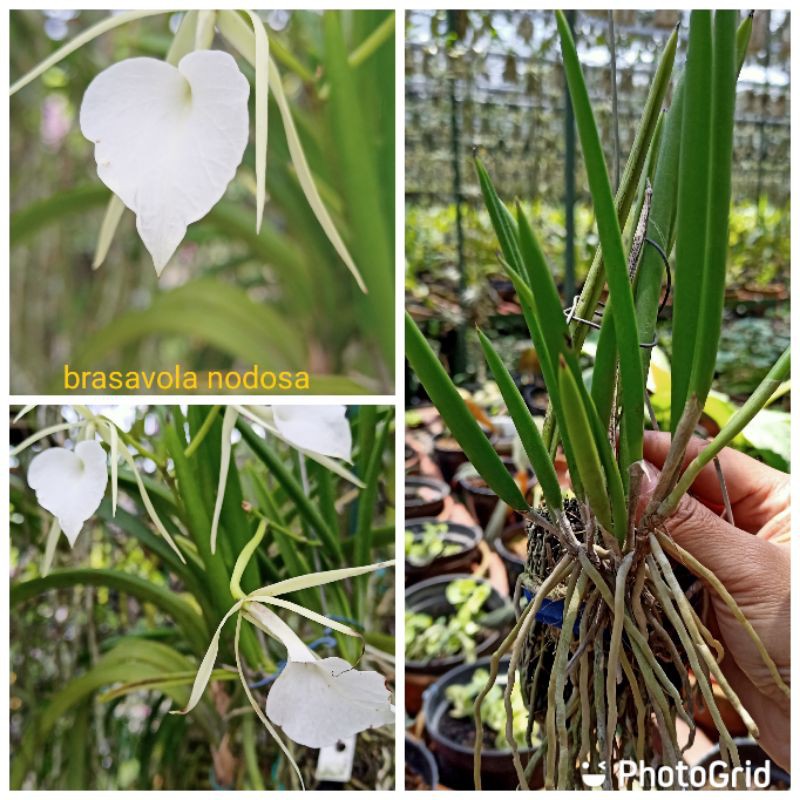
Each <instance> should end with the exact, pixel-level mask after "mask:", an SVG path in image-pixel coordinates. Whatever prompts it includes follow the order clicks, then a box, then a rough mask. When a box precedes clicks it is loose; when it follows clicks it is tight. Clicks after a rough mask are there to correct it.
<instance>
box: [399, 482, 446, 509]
mask: <svg viewBox="0 0 800 800" xmlns="http://www.w3.org/2000/svg"><path fill="white" fill-rule="evenodd" d="M449 494H450V487H449V486H448V485H447V484H446V483H443V482H442V481H437V480H436V479H435V478H423V477H420V476H418V475H410V476H409V477H407V478H406V517H407V518H411V517H413V518H415V519H416V518H417V517H436V516H438V515H439V514H441V513H442V511H443V509H444V501H445V498H446V497H447V496H448V495H449Z"/></svg>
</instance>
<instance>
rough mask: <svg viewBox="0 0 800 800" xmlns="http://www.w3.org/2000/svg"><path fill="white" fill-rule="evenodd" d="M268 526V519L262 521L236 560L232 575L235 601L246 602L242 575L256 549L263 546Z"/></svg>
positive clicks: (232, 589) (232, 591)
mask: <svg viewBox="0 0 800 800" xmlns="http://www.w3.org/2000/svg"><path fill="white" fill-rule="evenodd" d="M268 524H269V522H268V521H267V520H266V519H262V520H261V522H259V523H258V528H256V532H255V534H254V535H253V538H252V539H250V541H249V542H248V543H247V544H246V545H245V546H244V547H243V548H242V552H241V553H239V557H238V558H237V559H236V564H235V565H234V567H233V574H232V575H231V595H232V596H233V599H234V600H244V598H245V597H247V595H246V594H245V593H244V592H243V591H242V587H241V585H240V584H241V580H242V575H243V574H244V570H245V568H246V567H247V564H248V562H249V561H250V559H251V558H252V557H253V553H255V551H256V548H257V547H258V546H259V544H261V540H262V539H263V538H264V534H265V533H266V532H267V526H268Z"/></svg>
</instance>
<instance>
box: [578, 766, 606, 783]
mask: <svg viewBox="0 0 800 800" xmlns="http://www.w3.org/2000/svg"><path fill="white" fill-rule="evenodd" d="M590 767H591V764H590V763H589V762H588V761H584V762H583V763H582V764H581V769H582V770H584V771H583V772H582V773H581V779H582V780H583V785H584V786H588V787H589V788H590V789H596V788H597V787H598V786H602V785H603V781H604V780H605V779H606V762H605V761H601V762H600V763H599V764H598V765H597V768H598V769H601V770H603V771H602V772H586V771H585V770H587V769H589V768H590Z"/></svg>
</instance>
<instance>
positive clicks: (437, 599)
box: [405, 574, 509, 716]
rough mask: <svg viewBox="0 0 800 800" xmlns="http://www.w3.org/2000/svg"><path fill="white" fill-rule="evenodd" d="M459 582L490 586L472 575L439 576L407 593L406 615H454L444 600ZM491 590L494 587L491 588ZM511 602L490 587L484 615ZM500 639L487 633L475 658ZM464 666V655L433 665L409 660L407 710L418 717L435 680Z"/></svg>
mask: <svg viewBox="0 0 800 800" xmlns="http://www.w3.org/2000/svg"><path fill="white" fill-rule="evenodd" d="M458 578H470V579H472V580H474V581H476V582H478V583H487V584H488V583H489V582H488V581H487V580H485V579H483V578H473V577H472V575H469V574H462V575H437V576H436V577H435V578H428V579H427V580H424V581H420V582H419V583H415V584H414V585H413V586H410V587H409V588H408V589H406V592H405V607H406V610H407V611H416V612H420V613H423V614H430V616H432V617H441V616H444V615H449V614H451V613H452V611H453V606H452V605H451V604H450V602H449V601H448V599H447V597H445V589H446V588H447V585H448V584H449V583H450V582H451V581H454V580H456V579H458ZM489 586H491V584H489ZM508 605H509V602H508V599H507V598H505V597H503V595H501V594H500V592H498V591H497V589H495V588H494V587H493V586H491V593H490V594H489V597H488V598H487V600H486V602H485V603H484V606H483V611H485V612H486V613H488V612H490V611H497V610H498V609H501V608H503V607H505V606H508ZM500 639H501V632H500V631H495V630H487V631H486V636H485V637H484V638H483V639H482V640H481V641H480V642H478V644H477V647H476V654H477V656H478V658H480V657H481V656H483V655H486V654H488V653H492V652H494V650H495V648H496V647H497V645H498V643H499V642H500ZM463 663H464V656H463V655H461V654H458V655H454V656H446V657H445V658H434V659H431V660H430V661H415V660H412V659H406V680H405V687H406V710H407V711H408V713H409V714H410V715H412V716H415V715H416V714H417V712H418V711H419V710H420V708H421V707H422V693H423V691H424V690H425V689H426V688H427V687H428V686H430V685H431V684H432V683H433V682H434V681H435V680H436V678H438V677H439V676H440V675H444V673H445V672H447V671H448V670H450V669H452V668H453V667H457V666H459V665H461V664H463Z"/></svg>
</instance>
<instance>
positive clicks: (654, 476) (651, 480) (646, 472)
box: [637, 460, 661, 498]
mask: <svg viewBox="0 0 800 800" xmlns="http://www.w3.org/2000/svg"><path fill="white" fill-rule="evenodd" d="M637 464H638V466H639V469H640V470H641V471H642V481H641V483H640V484H639V487H640V488H639V496H640V497H641V498H645V497H650V495H651V494H652V493H653V491H654V490H655V488H656V484H658V479H659V478H660V477H661V472H660V471H659V470H658V469H656V467H654V466H653V465H652V464H651V463H650V462H649V461H645V460H642V461H638V462H637Z"/></svg>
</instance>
